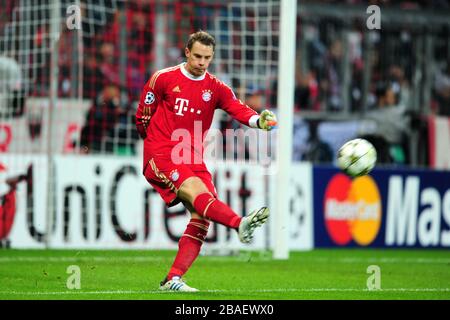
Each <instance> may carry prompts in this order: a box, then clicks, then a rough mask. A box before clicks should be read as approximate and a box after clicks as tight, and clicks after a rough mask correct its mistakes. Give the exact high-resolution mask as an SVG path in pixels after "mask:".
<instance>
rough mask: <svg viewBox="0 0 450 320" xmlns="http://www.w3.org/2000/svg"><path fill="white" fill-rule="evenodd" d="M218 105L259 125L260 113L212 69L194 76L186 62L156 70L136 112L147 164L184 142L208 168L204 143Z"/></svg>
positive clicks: (235, 115)
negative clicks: (146, 119) (216, 75)
mask: <svg viewBox="0 0 450 320" xmlns="http://www.w3.org/2000/svg"><path fill="white" fill-rule="evenodd" d="M217 108H221V109H223V110H224V111H226V112H227V113H228V114H230V115H231V116H232V117H233V118H234V119H236V120H238V121H239V122H241V123H242V124H245V125H247V126H251V127H257V125H256V121H257V119H258V118H259V115H258V113H257V112H256V111H254V110H253V109H251V108H250V107H249V106H247V105H245V104H244V103H243V102H242V101H240V100H239V99H237V98H236V96H235V95H234V93H233V91H232V90H231V88H230V87H229V86H227V85H226V84H225V83H223V82H222V81H220V80H219V79H217V78H216V77H215V76H213V75H212V74H210V73H209V72H205V74H203V75H202V76H200V77H194V76H193V75H191V74H189V73H188V72H187V71H186V69H185V68H184V64H180V65H177V66H175V67H172V68H167V69H163V70H160V71H157V72H155V73H154V74H153V76H152V77H151V78H150V80H149V81H148V82H147V83H146V84H145V87H144V89H143V91H142V94H141V99H140V101H139V105H138V109H137V112H136V127H137V130H138V131H139V134H140V136H141V137H142V138H143V139H144V168H145V166H146V164H147V163H148V161H149V160H150V159H151V158H152V157H153V155H169V156H170V155H171V152H172V150H173V149H174V147H176V148H177V150H179V149H180V145H181V144H183V145H184V146H186V148H184V149H183V150H184V151H188V152H190V153H191V154H190V155H189V156H191V159H194V154H197V159H198V154H200V157H201V159H202V160H201V164H200V166H199V164H198V161H195V160H192V162H191V163H193V162H195V163H196V164H194V165H193V166H194V168H197V169H199V170H202V169H203V168H205V166H204V164H203V157H202V154H203V151H202V150H203V149H202V145H203V140H204V137H205V136H206V133H207V131H208V130H209V129H210V127H211V123H212V120H213V116H214V111H215V110H216V109H217ZM144 115H151V119H150V122H149V123H147V124H146V123H145V122H143V121H142V116H144ZM186 137H188V138H189V139H186ZM188 164H189V163H188Z"/></svg>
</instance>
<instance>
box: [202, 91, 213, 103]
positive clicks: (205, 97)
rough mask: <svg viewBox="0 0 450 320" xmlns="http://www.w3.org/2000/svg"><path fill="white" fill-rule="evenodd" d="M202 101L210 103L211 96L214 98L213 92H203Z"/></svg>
mask: <svg viewBox="0 0 450 320" xmlns="http://www.w3.org/2000/svg"><path fill="white" fill-rule="evenodd" d="M202 92H203V93H202V99H203V101H205V102H208V101H209V100H211V96H212V92H211V90H203V91H202Z"/></svg>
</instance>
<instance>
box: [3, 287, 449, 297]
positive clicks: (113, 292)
mask: <svg viewBox="0 0 450 320" xmlns="http://www.w3.org/2000/svg"><path fill="white" fill-rule="evenodd" d="M277 292H299V293H302V292H303V293H305V292H368V293H369V292H370V293H377V292H450V288H387V289H378V290H368V289H359V288H291V289H254V290H243V289H229V290H213V289H209V290H200V291H199V293H233V294H234V293H277ZM107 294H111V295H116V294H117V295H124V294H178V292H171V291H160V290H96V291H81V290H72V291H48V292H46V291H0V295H31V296H33V295H36V296H38V295H107ZM191 294H195V293H191Z"/></svg>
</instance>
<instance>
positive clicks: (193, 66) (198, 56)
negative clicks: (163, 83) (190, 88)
mask: <svg viewBox="0 0 450 320" xmlns="http://www.w3.org/2000/svg"><path fill="white" fill-rule="evenodd" d="M185 54H186V58H187V63H186V70H187V71H188V72H189V73H190V74H192V75H194V76H196V77H199V76H201V75H203V74H204V73H205V71H206V69H208V66H209V64H210V63H211V60H212V58H213V55H214V51H213V48H212V46H206V45H204V44H202V43H200V42H194V44H193V45H192V49H191V50H189V49H188V48H186V49H185Z"/></svg>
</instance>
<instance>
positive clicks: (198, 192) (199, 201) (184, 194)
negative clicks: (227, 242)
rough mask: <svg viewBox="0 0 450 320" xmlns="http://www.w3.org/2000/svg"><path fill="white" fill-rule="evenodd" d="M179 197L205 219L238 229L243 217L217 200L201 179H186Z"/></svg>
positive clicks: (180, 189)
mask: <svg viewBox="0 0 450 320" xmlns="http://www.w3.org/2000/svg"><path fill="white" fill-rule="evenodd" d="M177 195H178V197H179V198H180V199H182V200H183V201H185V202H188V203H189V204H190V205H192V207H194V209H195V211H196V212H197V213H198V214H200V215H201V216H202V217H203V218H206V219H210V220H212V221H214V222H217V223H220V224H222V225H224V226H227V227H229V228H233V229H237V228H238V227H239V224H240V223H241V217H240V216H239V215H238V214H236V213H235V212H234V211H233V210H232V209H231V208H230V207H229V206H227V205H226V204H225V203H223V202H222V201H220V200H219V199H217V198H216V197H215V196H214V195H213V194H212V193H211V192H210V191H209V190H208V188H207V187H206V185H205V184H204V183H203V181H202V179H200V178H199V177H190V178H188V179H186V180H185V181H184V182H183V184H182V185H181V186H180V188H179V190H178V194H177Z"/></svg>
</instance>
